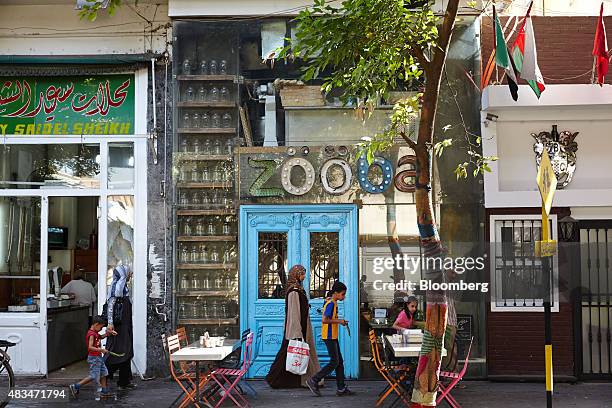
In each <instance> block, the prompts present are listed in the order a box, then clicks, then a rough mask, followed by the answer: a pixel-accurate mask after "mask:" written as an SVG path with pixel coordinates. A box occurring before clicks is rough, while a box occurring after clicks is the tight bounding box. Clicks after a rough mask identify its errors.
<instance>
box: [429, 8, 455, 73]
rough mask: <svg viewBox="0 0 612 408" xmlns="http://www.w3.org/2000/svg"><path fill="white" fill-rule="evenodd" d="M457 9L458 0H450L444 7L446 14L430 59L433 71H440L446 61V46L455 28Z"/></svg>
mask: <svg viewBox="0 0 612 408" xmlns="http://www.w3.org/2000/svg"><path fill="white" fill-rule="evenodd" d="M458 8H459V0H450V1H449V2H448V5H447V6H446V13H444V21H443V22H442V27H441V28H440V31H439V35H438V47H436V50H435V52H434V56H433V59H432V64H431V65H432V68H433V69H435V70H439V72H441V71H442V66H443V65H444V60H445V59H446V53H447V52H448V44H449V42H450V38H451V35H452V33H453V28H454V27H455V19H456V18H457V10H458Z"/></svg>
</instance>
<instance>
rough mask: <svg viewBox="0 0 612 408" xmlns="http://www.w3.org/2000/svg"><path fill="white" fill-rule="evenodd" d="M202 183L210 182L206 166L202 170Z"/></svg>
mask: <svg viewBox="0 0 612 408" xmlns="http://www.w3.org/2000/svg"><path fill="white" fill-rule="evenodd" d="M202 182H203V183H209V182H210V171H209V170H208V166H204V168H203V169H202Z"/></svg>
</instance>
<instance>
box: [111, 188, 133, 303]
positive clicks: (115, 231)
mask: <svg viewBox="0 0 612 408" xmlns="http://www.w3.org/2000/svg"><path fill="white" fill-rule="evenodd" d="M107 223H108V224H107V245H108V247H107V248H108V258H107V265H108V268H107V275H106V284H107V287H109V286H110V285H111V283H112V280H113V268H115V267H116V266H117V265H119V264H122V265H128V266H129V267H130V268H132V266H133V264H134V197H133V196H109V197H108V221H107ZM132 281H133V280H130V283H129V288H130V292H131V286H132Z"/></svg>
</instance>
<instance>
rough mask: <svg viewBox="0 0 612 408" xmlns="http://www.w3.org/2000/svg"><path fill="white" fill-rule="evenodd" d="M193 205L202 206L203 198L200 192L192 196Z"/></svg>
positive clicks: (195, 192)
mask: <svg viewBox="0 0 612 408" xmlns="http://www.w3.org/2000/svg"><path fill="white" fill-rule="evenodd" d="M191 204H194V205H199V204H202V196H201V195H200V192H199V191H194V192H193V195H192V196H191Z"/></svg>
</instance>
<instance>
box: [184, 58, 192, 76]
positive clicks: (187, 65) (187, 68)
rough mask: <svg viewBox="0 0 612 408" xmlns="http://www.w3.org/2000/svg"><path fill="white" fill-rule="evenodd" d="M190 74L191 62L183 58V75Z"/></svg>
mask: <svg viewBox="0 0 612 408" xmlns="http://www.w3.org/2000/svg"><path fill="white" fill-rule="evenodd" d="M190 74H191V60H190V59H189V58H185V59H184V60H183V75H190Z"/></svg>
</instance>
